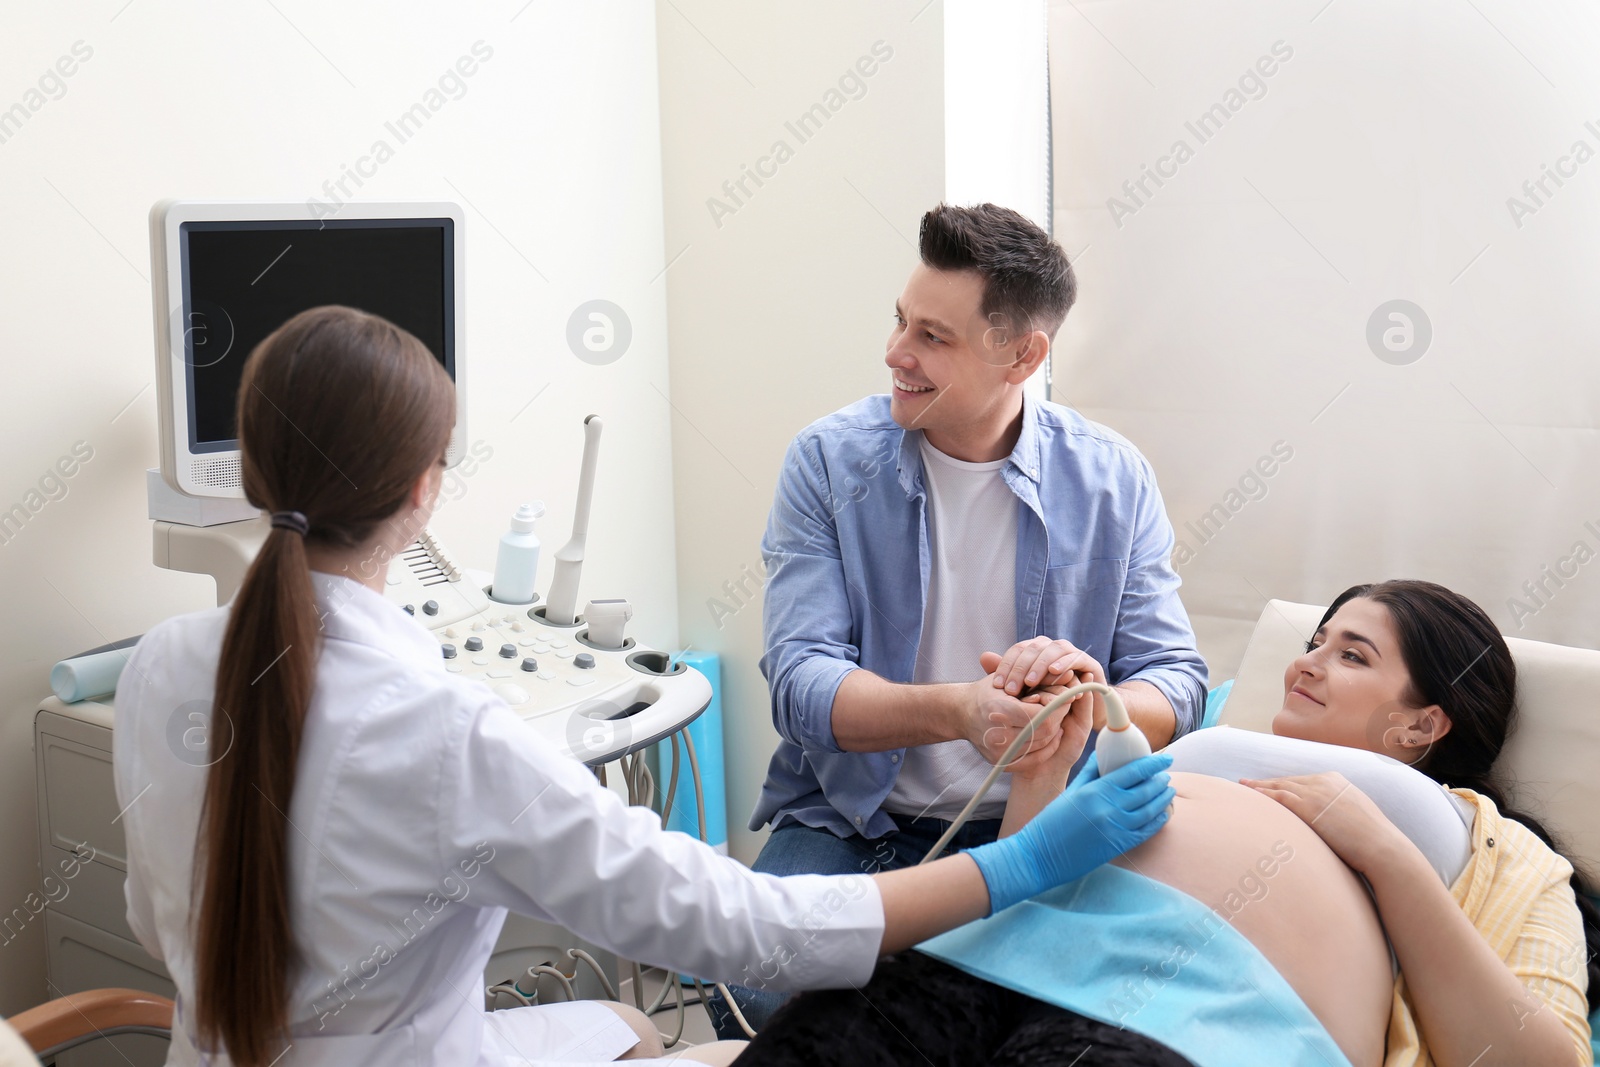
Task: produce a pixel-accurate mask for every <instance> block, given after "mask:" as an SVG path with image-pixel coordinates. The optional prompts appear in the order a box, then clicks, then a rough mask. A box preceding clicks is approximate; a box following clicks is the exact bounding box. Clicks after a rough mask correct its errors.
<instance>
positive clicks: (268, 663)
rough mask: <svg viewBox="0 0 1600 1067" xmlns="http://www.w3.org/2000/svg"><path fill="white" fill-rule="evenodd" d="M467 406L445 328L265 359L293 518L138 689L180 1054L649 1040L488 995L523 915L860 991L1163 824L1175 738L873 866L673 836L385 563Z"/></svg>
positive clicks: (331, 313)
mask: <svg viewBox="0 0 1600 1067" xmlns="http://www.w3.org/2000/svg"><path fill="white" fill-rule="evenodd" d="M454 410H455V399H454V392H453V388H452V385H451V383H450V381H449V378H448V376H447V375H446V374H445V373H444V371H443V370H442V369H441V368H440V366H439V364H438V363H437V362H436V361H435V360H434V359H433V357H432V356H431V355H430V354H429V353H428V351H427V349H426V348H425V347H424V346H423V345H422V344H421V342H419V341H417V340H416V338H414V337H412V336H411V335H410V334H408V333H405V332H404V331H402V330H399V329H397V328H396V327H394V326H392V325H391V324H389V323H388V322H385V321H384V320H382V319H379V318H376V317H375V316H372V315H368V314H366V313H364V312H359V311H354V310H351V309H349V308H340V307H325V308H316V309H313V310H310V311H306V312H303V313H301V314H299V315H297V316H295V317H294V318H293V319H291V320H289V321H288V322H287V323H285V324H284V325H283V326H282V327H280V328H279V329H278V330H277V331H275V332H274V333H273V334H272V335H271V336H269V337H268V338H267V339H266V340H265V341H263V342H262V343H261V345H259V346H258V347H257V349H256V350H255V351H254V352H253V353H252V354H251V355H250V358H249V360H248V361H247V363H246V364H245V367H244V370H243V380H242V383H241V387H240V399H239V410H238V416H239V417H238V426H239V438H240V448H241V452H242V458H243V479H244V489H245V495H246V497H247V498H248V499H249V500H250V502H251V503H252V504H255V505H257V506H258V507H261V508H263V509H264V510H266V511H268V512H270V513H271V516H272V529H271V533H270V536H269V537H268V538H267V540H266V543H265V544H264V545H263V546H262V548H261V551H260V554H259V555H258V556H257V558H256V560H255V562H254V563H253V564H252V566H251V568H250V571H249V573H248V574H247V576H246V578H245V581H244V584H243V586H242V587H241V588H240V590H239V593H238V594H237V596H236V597H235V598H234V600H233V602H232V603H231V604H229V605H226V606H224V607H220V608H215V609H212V610H209V611H203V612H198V613H195V614H192V615H184V616H179V617H177V618H173V619H169V620H167V621H166V622H163V623H161V624H160V625H158V626H156V627H155V628H154V629H152V630H151V631H150V633H148V634H147V635H146V636H145V637H144V639H143V640H142V641H140V643H139V645H138V648H137V650H136V651H135V653H134V654H133V656H132V657H130V660H129V664H128V668H127V671H126V673H125V674H124V676H123V678H124V681H123V687H122V689H121V690H120V691H119V693H118V696H117V711H116V716H117V722H116V732H115V752H114V757H115V765H116V785H117V797H118V802H119V804H120V805H121V806H122V808H123V814H122V816H121V818H122V821H123V824H124V826H125V827H126V832H127V843H128V878H127V903H128V921H129V923H130V925H131V926H132V928H133V931H134V933H135V934H136V935H137V936H138V939H139V941H140V943H141V944H143V945H144V947H145V948H146V949H147V950H148V951H149V952H150V953H151V955H153V956H154V957H155V958H156V959H158V960H161V961H162V962H164V963H165V964H166V966H167V968H168V970H169V971H170V972H171V974H172V978H173V982H174V983H175V984H176V986H177V996H176V1000H177V1011H176V1013H175V1016H174V1030H173V1035H172V1046H171V1051H170V1053H169V1058H168V1063H170V1064H193V1063H208V1064H214V1065H223V1064H228V1063H232V1064H238V1065H241V1067H266V1065H268V1064H278V1065H283V1067H293V1065H297V1064H308V1065H309V1064H318V1065H321V1064H328V1065H333V1064H337V1065H339V1067H351V1065H359V1064H384V1065H408V1064H437V1065H440V1067H444V1065H450V1067H461V1065H467V1064H511V1063H516V1064H540V1063H549V1062H568V1063H576V1062H595V1061H610V1060H613V1059H616V1058H617V1057H619V1056H621V1055H622V1054H624V1053H626V1052H628V1051H629V1050H630V1049H631V1050H633V1056H634V1057H638V1056H640V1055H649V1054H652V1053H656V1052H659V1042H657V1041H656V1040H655V1034H654V1031H653V1029H651V1028H648V1027H647V1026H646V1025H644V1024H643V1022H642V1021H641V1025H640V1030H641V1031H642V1032H643V1033H644V1034H645V1035H646V1036H647V1040H645V1041H643V1042H641V1040H640V1036H641V1035H640V1034H638V1033H636V1032H635V1030H634V1029H633V1027H631V1026H630V1025H629V1024H628V1023H627V1022H625V1021H624V1019H623V1018H622V1017H621V1016H620V1015H619V1014H618V1013H616V1012H615V1011H612V1010H610V1009H608V1008H607V1007H605V1006H604V1005H600V1004H595V1003H576V1004H554V1005H548V1006H540V1007H532V1008H517V1009H513V1010H509V1011H499V1012H492V1013H485V1012H484V1010H483V993H482V988H483V973H484V967H485V964H486V963H487V961H488V958H489V954H490V952H491V950H492V948H493V946H494V943H495V940H496V937H497V935H498V934H499V932H500V927H501V924H502V922H503V921H504V918H505V915H506V912H507V910H508V909H514V910H516V911H517V912H519V913H522V914H526V915H530V916H534V917H537V918H541V919H545V920H548V921H551V922H555V923H559V924H561V925H563V926H565V927H567V928H570V929H571V930H573V931H574V932H576V933H577V934H579V935H580V936H581V937H584V938H586V939H588V940H591V941H593V942H595V943H597V944H600V945H603V946H605V947H607V948H608V949H611V950H613V951H615V952H617V953H619V954H620V955H622V956H624V957H627V958H630V959H637V960H641V961H643V962H645V963H649V964H655V965H659V966H663V967H667V968H670V969H673V970H678V971H684V972H688V973H692V974H698V975H703V976H708V977H714V978H726V979H736V978H737V977H739V976H746V975H752V974H760V975H762V976H763V977H764V978H766V979H767V980H768V981H770V982H771V983H772V984H774V985H778V986H781V987H783V988H788V989H806V988H815V987H828V986H844V985H846V984H850V985H861V984H863V983H865V982H866V981H867V979H868V977H869V976H870V975H871V973H872V971H873V968H874V964H875V961H876V960H877V958H878V957H879V956H880V955H881V954H886V953H892V952H895V951H898V950H901V949H904V948H906V947H908V946H910V945H913V944H915V943H917V942H919V941H921V940H923V939H925V938H927V937H929V936H931V935H933V934H935V933H937V932H940V931H943V930H945V929H948V928H950V927H953V926H956V925H959V924H961V923H965V922H968V921H971V920H972V919H975V918H978V917H981V916H984V915H987V914H989V913H990V912H991V911H996V910H1000V909H1002V908H1005V907H1008V906H1009V905H1011V904H1012V903H1015V902H1016V901H1018V900H1021V899H1025V898H1026V897H1028V896H1031V895H1033V894H1035V893H1038V892H1041V891H1043V890H1044V889H1046V888H1049V887H1051V886H1054V885H1057V884H1060V883H1061V882H1064V881H1068V880H1070V879H1073V878H1076V877H1078V876H1080V875H1082V874H1084V873H1086V872H1087V871H1088V870H1090V869H1092V868H1093V867H1095V866H1098V865H1099V864H1100V863H1102V862H1104V861H1105V860H1107V859H1109V858H1111V857H1112V856H1114V855H1117V854H1119V853H1120V852H1122V851H1124V850H1125V849H1127V848H1130V847H1132V846H1134V845H1136V844H1138V843H1139V842H1141V841H1143V840H1144V839H1145V838H1147V837H1149V836H1150V835H1151V834H1152V833H1154V832H1155V831H1156V830H1157V829H1159V828H1160V826H1161V825H1162V824H1163V823H1164V821H1165V818H1166V815H1165V808H1166V805H1167V803H1168V801H1169V800H1170V799H1171V797H1172V795H1173V794H1172V790H1171V789H1170V788H1169V787H1168V785H1167V776H1166V774H1165V773H1164V768H1165V766H1166V763H1167V760H1166V757H1163V756H1159V755H1158V756H1152V757H1149V758H1147V759H1145V760H1142V761H1139V762H1137V763H1133V764H1129V765H1128V766H1127V767H1124V768H1121V769H1120V770H1118V771H1117V772H1115V773H1113V774H1110V775H1107V776H1106V777H1105V778H1103V779H1097V780H1095V781H1093V782H1090V783H1089V784H1088V785H1085V786H1083V787H1082V788H1080V789H1077V790H1075V791H1073V792H1072V793H1071V794H1068V795H1066V796H1064V797H1062V798H1061V799H1060V800H1059V801H1058V802H1056V803H1053V804H1051V805H1050V806H1049V807H1047V808H1046V809H1045V810H1044V811H1043V812H1041V813H1040V815H1039V816H1038V817H1037V818H1036V819H1035V820H1034V821H1033V822H1032V823H1030V824H1028V825H1027V826H1025V827H1023V828H1022V830H1021V831H1019V832H1018V833H1017V834H1015V835H1013V836H1011V837H1008V838H1006V839H1004V840H1002V841H999V842H996V843H994V844H992V845H986V846H983V847H981V848H978V849H972V850H969V851H967V852H965V853H963V854H961V855H959V856H952V857H947V858H944V859H940V860H938V861H937V862H935V863H931V864H928V865H926V866H924V867H919V868H914V869H909V870H901V871H893V872H887V873H882V874H877V875H873V876H870V877H869V876H865V875H862V874H855V875H843V876H822V875H802V876H797V877H790V878H779V877H775V876H772V875H764V874H757V873H753V872H751V871H750V870H748V869H746V868H745V867H743V866H741V865H740V864H739V863H737V862H736V861H734V860H731V859H728V858H727V857H724V856H720V855H718V854H717V853H716V852H715V851H713V850H712V849H711V848H709V847H707V846H705V845H703V844H701V843H700V842H699V841H696V840H694V839H692V838H690V837H688V836H687V835H684V834H678V833H670V832H667V831H664V830H662V829H661V825H660V821H659V818H658V817H657V816H656V815H655V814H654V813H652V812H650V811H648V810H647V809H644V808H629V807H627V806H625V805H624V804H623V803H622V802H621V800H619V799H618V798H617V797H616V796H615V795H614V794H613V793H611V792H610V791H608V790H607V789H605V788H604V787H602V786H600V785H599V784H598V783H597V782H596V781H595V779H594V776H593V775H592V774H591V773H590V771H589V770H588V769H587V768H585V767H583V766H581V765H580V764H578V763H576V762H574V761H572V760H570V759H567V758H565V757H562V756H559V755H557V754H555V753H553V752H551V751H549V750H548V749H546V748H545V747H543V746H542V745H541V743H540V742H539V741H538V740H537V739H536V738H535V737H534V735H533V734H532V733H530V732H529V731H527V730H526V729H525V728H524V726H523V724H522V722H521V721H520V720H519V719H518V718H517V716H516V715H515V714H514V713H512V712H511V711H510V710H509V709H508V708H507V707H506V706H505V705H504V704H503V703H502V702H501V701H500V700H499V699H498V698H497V697H495V696H494V695H493V694H492V693H491V692H490V691H489V689H487V688H486V687H485V686H483V685H482V684H480V683H476V682H463V681H461V680H460V679H457V678H455V677H454V676H452V675H450V674H448V673H447V672H446V671H445V670H444V665H443V662H442V660H441V659H440V654H439V648H438V644H437V642H436V641H435V640H434V639H433V637H432V636H431V635H429V634H428V632H427V631H426V630H424V629H422V628H421V627H420V626H418V625H417V623H416V621H415V620H413V619H412V618H410V617H409V616H407V615H406V614H405V613H404V612H403V611H402V610H401V609H400V608H399V607H398V606H396V605H395V604H393V603H392V602H390V601H388V600H387V599H385V598H384V596H383V595H382V589H383V580H384V573H385V569H386V568H385V566H384V565H383V564H384V562H385V561H387V560H388V559H389V558H390V557H391V556H392V555H393V554H394V553H396V552H399V551H402V550H403V549H404V548H405V546H406V545H407V544H409V543H410V541H411V539H412V538H413V536H414V535H415V533H416V531H417V529H418V527H419V526H420V525H421V524H424V523H426V522H427V520H428V518H429V516H430V515H431V514H432V510H433V503H434V501H435V499H436V497H437V493H438V490H439V485H440V481H441V477H442V474H443V467H444V464H443V460H442V459H441V457H442V456H443V455H444V452H445V448H446V444H447V442H448V439H449V435H450V431H451V426H452V419H453V413H454ZM1080 703H1081V702H1080ZM197 729H203V730H205V732H206V740H207V745H206V746H205V747H204V755H203V758H197V757H196V756H195V755H194V753H193V746H192V744H191V742H192V741H193V740H194V735H193V731H195V730H197ZM1079 733H1080V735H1081V734H1083V733H1087V726H1086V724H1085V726H1084V728H1083V729H1082V730H1081V731H1079ZM186 735H187V736H186ZM724 1044H726V1043H724ZM736 1053H737V1045H736V1044H735V1045H734V1047H732V1048H727V1047H723V1048H718V1047H714V1046H712V1047H706V1048H703V1049H693V1050H690V1051H689V1052H688V1053H687V1054H686V1055H684V1056H683V1057H682V1058H683V1059H697V1058H698V1059H701V1061H702V1062H723V1063H725V1062H728V1060H729V1057H730V1056H731V1055H733V1054H736ZM662 1062H664V1061H662Z"/></svg>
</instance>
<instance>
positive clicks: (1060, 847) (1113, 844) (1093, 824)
mask: <svg viewBox="0 0 1600 1067" xmlns="http://www.w3.org/2000/svg"><path fill="white" fill-rule="evenodd" d="M1171 766H1172V757H1171V756H1169V755H1166V754H1165V753H1160V752H1158V753H1156V754H1155V755H1151V756H1145V757H1144V758H1142V759H1137V760H1134V761H1133V762H1132V763H1129V764H1126V765H1125V766H1122V767H1118V768H1117V769H1116V770H1114V771H1112V772H1111V773H1110V774H1108V775H1106V776H1105V777H1103V778H1102V777H1099V775H1098V773H1097V772H1098V768H1097V767H1096V766H1095V765H1094V764H1093V763H1092V762H1091V763H1090V764H1089V765H1087V766H1085V768H1084V772H1083V773H1082V774H1080V775H1079V778H1078V780H1077V781H1076V782H1074V783H1073V786H1072V788H1071V789H1070V790H1068V791H1067V792H1065V793H1062V794H1060V795H1059V796H1057V797H1056V798H1055V799H1054V800H1051V801H1050V802H1049V803H1048V804H1046V805H1045V807H1044V810H1042V811H1040V812H1039V814H1037V815H1035V816H1034V817H1033V818H1032V819H1030V820H1029V821H1028V823H1027V825H1026V826H1023V827H1022V828H1021V829H1020V830H1018V831H1017V832H1016V833H1014V834H1012V835H1011V836H1009V837H1002V838H1001V839H1000V840H998V841H995V842H992V843H990V844H987V845H979V846H978V847H977V848H973V849H968V850H967V852H966V855H968V856H971V857H972V859H973V861H974V862H976V863H977V865H978V869H979V870H980V871H981V872H982V873H983V880H984V882H985V883H986V884H987V885H988V887H989V906H990V911H991V913H993V912H999V911H1004V910H1005V909H1006V908H1009V907H1010V906H1011V905H1013V904H1016V903H1017V902H1019V901H1023V900H1027V899H1028V898H1029V897H1032V896H1037V895H1038V894H1039V893H1042V892H1044V891H1045V890H1047V889H1053V888H1055V887H1056V886H1058V885H1061V884H1062V883H1064V882H1070V881H1073V880H1074V879H1077V878H1081V877H1083V876H1084V875H1085V874H1088V873H1089V872H1090V871H1092V870H1094V869H1095V868H1096V867H1099V866H1100V865H1101V864H1103V863H1105V862H1106V861H1107V860H1111V859H1115V858H1116V857H1117V856H1120V855H1122V854H1123V853H1124V852H1126V851H1128V850H1129V849H1130V848H1133V847H1134V846H1136V845H1139V844H1142V843H1143V842H1144V841H1145V840H1146V839H1148V838H1149V837H1151V836H1152V835H1154V834H1155V832H1156V831H1157V830H1159V829H1161V828H1162V827H1163V826H1165V825H1166V823H1167V819H1168V818H1170V814H1169V812H1168V810H1167V805H1169V804H1170V803H1172V799H1173V797H1175V796H1177V793H1176V792H1175V791H1174V790H1173V788H1172V785H1171V783H1170V776H1169V775H1168V774H1167V769H1168V768H1169V767H1171Z"/></svg>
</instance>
